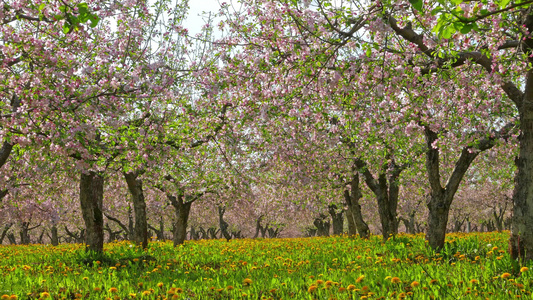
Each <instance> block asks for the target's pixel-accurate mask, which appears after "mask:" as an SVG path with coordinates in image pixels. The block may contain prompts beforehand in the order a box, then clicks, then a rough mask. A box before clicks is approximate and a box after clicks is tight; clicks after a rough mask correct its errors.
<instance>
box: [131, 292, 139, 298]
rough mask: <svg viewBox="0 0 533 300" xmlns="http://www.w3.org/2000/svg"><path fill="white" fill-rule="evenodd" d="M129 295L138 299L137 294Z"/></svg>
mask: <svg viewBox="0 0 533 300" xmlns="http://www.w3.org/2000/svg"><path fill="white" fill-rule="evenodd" d="M129 295H130V297H131V298H137V294H135V293H130V294H129Z"/></svg>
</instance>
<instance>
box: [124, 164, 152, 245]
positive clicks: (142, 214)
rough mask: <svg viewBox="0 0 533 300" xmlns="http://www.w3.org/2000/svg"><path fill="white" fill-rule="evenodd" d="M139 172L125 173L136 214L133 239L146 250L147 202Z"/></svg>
mask: <svg viewBox="0 0 533 300" xmlns="http://www.w3.org/2000/svg"><path fill="white" fill-rule="evenodd" d="M138 176H139V172H129V173H124V177H125V178H126V183H127V184H128V189H129V190H130V193H131V199H132V201H133V211H134V213H135V229H134V234H133V239H134V240H135V242H136V243H137V244H139V245H141V246H142V247H143V248H144V249H146V248H147V247H148V221H147V217H146V202H145V200H144V193H143V188H142V180H141V179H139V178H138Z"/></svg>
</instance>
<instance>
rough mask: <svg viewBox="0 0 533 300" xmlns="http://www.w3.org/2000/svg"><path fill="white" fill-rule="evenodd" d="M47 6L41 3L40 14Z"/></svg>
mask: <svg viewBox="0 0 533 300" xmlns="http://www.w3.org/2000/svg"><path fill="white" fill-rule="evenodd" d="M45 6H46V4H44V3H41V5H39V12H41V11H43V9H44V7H45Z"/></svg>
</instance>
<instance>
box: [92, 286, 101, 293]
mask: <svg viewBox="0 0 533 300" xmlns="http://www.w3.org/2000/svg"><path fill="white" fill-rule="evenodd" d="M101 290H102V289H101V288H99V287H95V288H93V291H95V292H100V291H101Z"/></svg>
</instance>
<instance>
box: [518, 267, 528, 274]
mask: <svg viewBox="0 0 533 300" xmlns="http://www.w3.org/2000/svg"><path fill="white" fill-rule="evenodd" d="M527 270H529V269H528V267H522V268H520V272H522V273H524V272H527Z"/></svg>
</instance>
